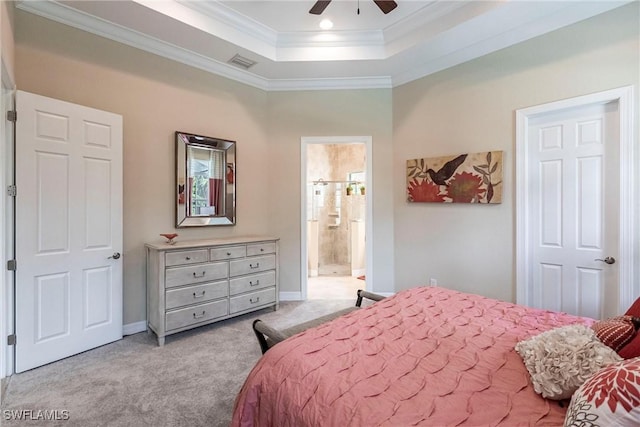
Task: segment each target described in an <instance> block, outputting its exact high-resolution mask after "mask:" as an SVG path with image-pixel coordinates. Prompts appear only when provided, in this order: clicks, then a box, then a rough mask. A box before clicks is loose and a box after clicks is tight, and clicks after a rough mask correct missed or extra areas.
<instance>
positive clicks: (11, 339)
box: [7, 334, 16, 345]
mask: <svg viewBox="0 0 640 427" xmlns="http://www.w3.org/2000/svg"><path fill="white" fill-rule="evenodd" d="M7 345H16V334H11V335H9V336H8V337H7Z"/></svg>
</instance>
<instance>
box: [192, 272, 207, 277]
mask: <svg viewBox="0 0 640 427" xmlns="http://www.w3.org/2000/svg"><path fill="white" fill-rule="evenodd" d="M206 273H207V272H206V271H203V272H202V274H196V273H195V271H194V272H193V277H204V275H205V274H206Z"/></svg>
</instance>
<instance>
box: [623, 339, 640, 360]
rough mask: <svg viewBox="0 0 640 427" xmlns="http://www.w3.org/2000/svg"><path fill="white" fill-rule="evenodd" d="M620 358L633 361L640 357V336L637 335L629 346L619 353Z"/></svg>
mask: <svg viewBox="0 0 640 427" xmlns="http://www.w3.org/2000/svg"><path fill="white" fill-rule="evenodd" d="M618 354H619V355H620V357H624V358H625V359H632V358H634V357H639V356H640V334H636V336H635V337H634V338H633V339H632V340H631V341H630V342H629V344H627V345H625V346H624V347H622V348H621V349H620V351H619V352H618Z"/></svg>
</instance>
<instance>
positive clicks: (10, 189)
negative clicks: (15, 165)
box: [7, 185, 18, 197]
mask: <svg viewBox="0 0 640 427" xmlns="http://www.w3.org/2000/svg"><path fill="white" fill-rule="evenodd" d="M16 194H18V188H17V187H16V186H15V185H7V196H9V197H16Z"/></svg>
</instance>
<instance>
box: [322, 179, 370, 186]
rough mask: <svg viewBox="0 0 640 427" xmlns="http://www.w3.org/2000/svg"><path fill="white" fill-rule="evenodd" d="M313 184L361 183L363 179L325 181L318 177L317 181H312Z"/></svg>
mask: <svg viewBox="0 0 640 427" xmlns="http://www.w3.org/2000/svg"><path fill="white" fill-rule="evenodd" d="M312 182H313V185H318V184H323V185H324V184H362V183H363V181H325V180H324V179H319V180H317V181H312Z"/></svg>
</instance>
